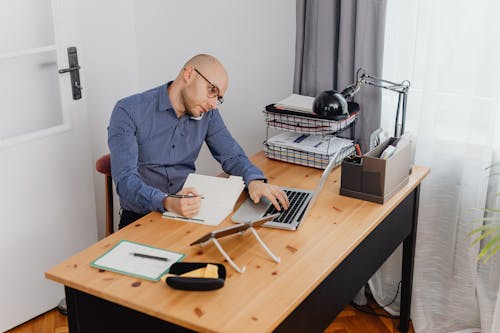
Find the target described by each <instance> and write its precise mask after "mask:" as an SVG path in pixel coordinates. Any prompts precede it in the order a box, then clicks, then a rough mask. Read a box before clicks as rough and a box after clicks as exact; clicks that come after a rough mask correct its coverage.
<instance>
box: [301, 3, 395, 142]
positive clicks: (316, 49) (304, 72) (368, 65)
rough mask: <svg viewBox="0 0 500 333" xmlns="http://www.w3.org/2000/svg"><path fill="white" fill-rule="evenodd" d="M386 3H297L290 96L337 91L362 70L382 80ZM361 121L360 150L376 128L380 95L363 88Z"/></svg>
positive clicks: (356, 98)
mask: <svg viewBox="0 0 500 333" xmlns="http://www.w3.org/2000/svg"><path fill="white" fill-rule="evenodd" d="M385 8H386V0H297V41H296V46H295V54H296V58H295V77H294V86H293V91H294V93H297V94H301V95H307V96H313V97H314V96H316V95H317V94H319V93H320V92H321V91H323V90H331V89H333V90H337V91H341V90H342V89H344V88H345V87H346V86H347V85H349V84H351V83H353V82H354V80H355V75H356V71H357V69H358V68H360V67H362V68H364V69H365V70H366V73H367V74H371V75H373V76H377V77H381V74H382V59H383V51H384V30H385ZM354 101H355V102H357V103H359V104H360V107H361V117H360V119H359V120H358V122H357V125H356V137H357V138H358V139H359V141H360V144H361V147H362V148H363V151H366V149H367V148H368V147H369V137H370V134H371V133H372V132H373V131H374V130H375V129H377V128H379V127H380V113H381V101H382V93H381V90H380V89H379V88H374V87H371V86H368V85H365V86H363V87H362V88H361V90H360V91H359V92H358V93H357V94H356V95H355V96H354Z"/></svg>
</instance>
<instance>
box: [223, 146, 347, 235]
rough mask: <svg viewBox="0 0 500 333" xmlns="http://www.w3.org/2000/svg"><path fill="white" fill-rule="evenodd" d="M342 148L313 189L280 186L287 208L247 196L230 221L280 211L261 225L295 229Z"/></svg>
mask: <svg viewBox="0 0 500 333" xmlns="http://www.w3.org/2000/svg"><path fill="white" fill-rule="evenodd" d="M344 148H345V145H343V146H342V147H340V149H339V150H338V151H337V152H336V153H335V155H334V156H333V158H332V159H331V161H330V163H328V166H327V167H326V169H325V170H324V171H323V174H322V175H321V179H320V180H319V182H318V185H316V188H315V189H314V191H309V190H302V189H297V188H288V187H282V189H283V191H285V193H286V194H287V196H288V201H289V202H290V206H289V208H288V209H287V210H282V211H281V213H280V212H279V211H277V210H276V208H275V207H274V205H273V204H272V203H271V201H270V200H269V199H267V198H264V197H262V198H261V199H260V201H259V203H258V204H255V203H254V202H253V201H252V200H251V199H250V198H248V199H247V200H246V201H245V202H244V203H243V204H242V205H241V207H240V208H239V209H238V210H237V211H236V213H234V215H233V217H232V221H233V222H235V223H245V222H248V221H253V220H256V219H259V218H261V217H264V216H267V215H271V214H275V213H280V214H279V216H278V217H277V218H274V219H273V220H272V221H270V222H266V223H264V224H263V225H262V226H263V227H269V228H278V229H285V230H297V228H298V227H299V225H300V223H301V222H302V221H303V219H304V218H305V217H307V215H308V214H309V212H310V211H311V209H312V207H313V206H314V203H315V202H316V199H317V198H318V196H319V194H320V192H321V190H322V189H323V185H325V183H326V180H327V178H328V175H329V174H330V172H331V171H332V169H333V166H334V165H335V161H336V160H337V157H338V155H339V154H340V153H341V152H342V151H343V150H344Z"/></svg>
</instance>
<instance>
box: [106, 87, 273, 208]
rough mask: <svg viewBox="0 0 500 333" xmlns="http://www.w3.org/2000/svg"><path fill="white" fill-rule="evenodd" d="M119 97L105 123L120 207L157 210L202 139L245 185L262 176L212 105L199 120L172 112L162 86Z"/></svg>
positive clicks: (177, 185)
mask: <svg viewBox="0 0 500 333" xmlns="http://www.w3.org/2000/svg"><path fill="white" fill-rule="evenodd" d="M169 84H170V82H169V83H167V84H164V85H162V86H159V87H157V88H154V89H151V90H148V91H145V92H143V93H141V94H137V95H133V96H130V97H126V98H124V99H121V100H119V101H118V102H117V103H116V105H115V108H114V109H113V113H112V114H111V120H110V124H109V127H108V145H109V150H110V152H111V173H112V176H113V180H114V182H115V185H116V189H117V192H118V196H119V197H120V204H121V207H122V208H123V209H126V210H130V211H133V212H136V213H139V214H145V213H148V212H150V211H160V212H163V211H164V210H165V209H164V208H163V199H164V198H165V195H166V194H172V193H177V192H178V191H179V190H180V189H182V186H183V185H184V182H185V181H186V178H187V176H188V174H189V173H192V172H195V170H196V168H195V161H196V159H197V157H198V154H199V153H200V149H201V147H202V144H203V142H206V143H207V146H208V148H209V149H210V152H211V153H212V155H213V157H214V158H215V159H216V160H217V161H219V163H220V164H221V166H222V169H223V170H224V172H226V173H228V174H230V175H236V176H242V177H243V179H244V180H245V183H246V185H247V186H248V183H249V182H250V181H252V180H255V179H265V178H264V175H263V174H262V171H260V170H259V169H258V168H257V167H256V166H254V165H253V164H252V163H251V162H250V161H249V160H248V158H247V156H246V155H245V153H244V152H243V150H242V148H241V147H240V145H239V144H238V143H237V142H236V141H235V140H234V138H233V137H232V136H231V134H230V133H229V131H228V130H227V128H226V126H225V125H224V122H223V121H222V118H221V116H220V114H219V110H218V109H213V110H210V111H208V112H207V113H205V114H204V116H203V117H202V118H201V119H200V120H194V119H191V118H190V117H189V116H187V115H184V116H182V117H181V118H178V117H177V115H176V113H175V111H174V109H173V108H172V104H171V103H170V99H169V97H168V91H167V86H168V85H169Z"/></svg>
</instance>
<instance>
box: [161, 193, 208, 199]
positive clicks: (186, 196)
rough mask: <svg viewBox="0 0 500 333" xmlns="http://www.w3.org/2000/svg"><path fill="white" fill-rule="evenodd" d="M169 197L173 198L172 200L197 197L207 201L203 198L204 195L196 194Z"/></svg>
mask: <svg viewBox="0 0 500 333" xmlns="http://www.w3.org/2000/svg"><path fill="white" fill-rule="evenodd" d="M167 196H168V197H171V198H178V199H183V198H196V197H201V198H202V199H205V197H204V196H202V195H195V194H168V195H167Z"/></svg>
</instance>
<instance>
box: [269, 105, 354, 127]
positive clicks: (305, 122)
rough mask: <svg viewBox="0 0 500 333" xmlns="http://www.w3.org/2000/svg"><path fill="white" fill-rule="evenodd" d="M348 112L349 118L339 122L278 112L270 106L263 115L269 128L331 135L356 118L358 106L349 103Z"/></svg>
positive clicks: (290, 112) (312, 115)
mask: <svg viewBox="0 0 500 333" xmlns="http://www.w3.org/2000/svg"><path fill="white" fill-rule="evenodd" d="M349 111H351V112H350V115H349V117H347V118H346V119H344V120H339V121H336V120H329V119H323V118H319V117H318V116H316V115H315V114H304V113H302V114H301V113H299V112H293V111H287V110H280V109H276V108H275V107H273V106H272V105H268V106H266V109H265V110H264V111H263V113H264V115H265V117H266V124H267V126H268V127H270V128H276V129H280V130H286V131H292V132H300V133H309V134H333V133H335V132H340V131H342V130H344V129H346V128H347V127H349V126H350V125H351V124H352V123H353V122H354V121H355V120H356V119H357V118H358V115H359V105H357V104H356V103H350V104H349Z"/></svg>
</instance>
